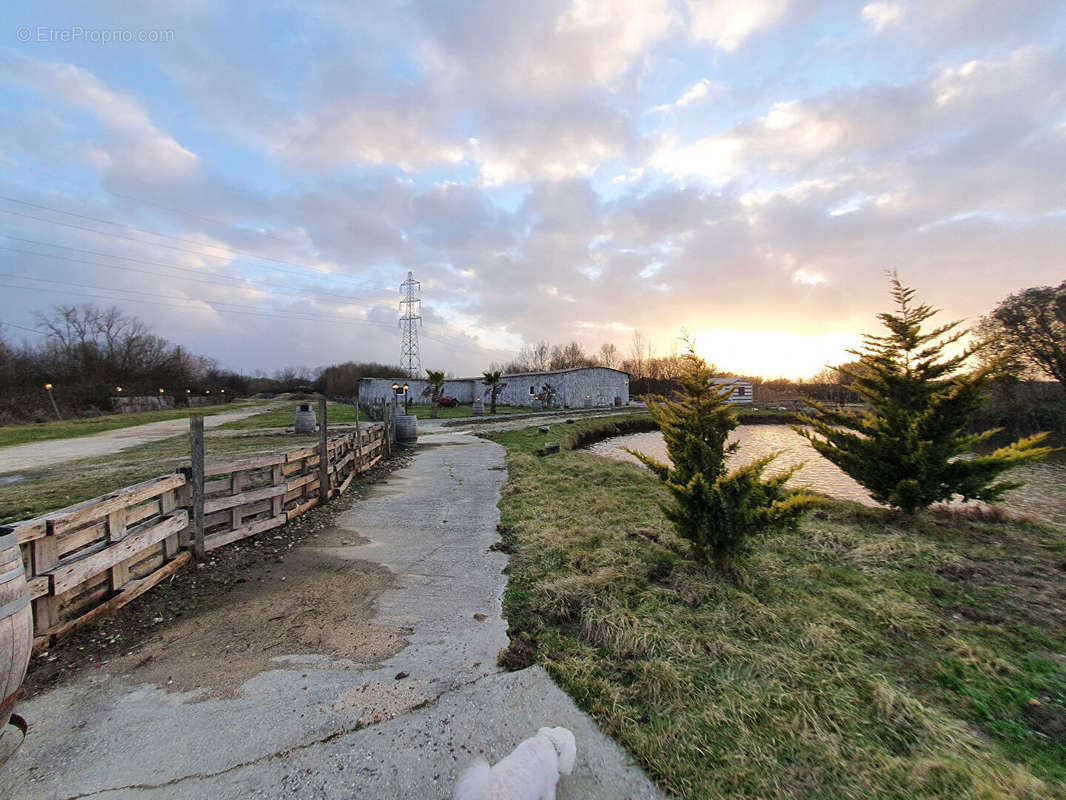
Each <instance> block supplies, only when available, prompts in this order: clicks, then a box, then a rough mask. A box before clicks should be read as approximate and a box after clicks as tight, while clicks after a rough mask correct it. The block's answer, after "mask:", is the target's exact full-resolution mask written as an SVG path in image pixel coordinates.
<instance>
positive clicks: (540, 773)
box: [454, 727, 577, 800]
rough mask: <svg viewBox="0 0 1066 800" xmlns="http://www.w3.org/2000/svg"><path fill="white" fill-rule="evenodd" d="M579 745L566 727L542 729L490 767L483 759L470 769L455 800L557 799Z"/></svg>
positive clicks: (459, 783)
mask: <svg viewBox="0 0 1066 800" xmlns="http://www.w3.org/2000/svg"><path fill="white" fill-rule="evenodd" d="M576 758H577V743H576V742H575V740H574V734H572V733H571V732H570V731H569V730H567V729H566V728H562V727H559V728H541V729H540V730H539V731H537V735H536V736H531V737H530V738H528V739H526V740H525V741H524V742H522V743H521V744H519V745H518V747H516V748H515V749H514V750H513V751H512V752H511V753H510V755H508V756H507V757H506V758H503V759H502V760H500V761H498V762H497V763H496V765H495V766H493V767H490V766H489V762H488V761H486V760H485V759H483V758H479V759H477V760H476V761H475V762H474V763H473V764H471V765H470V766H469V767H467V768H466V771H465V772H464V773H463V774H462V776H461V777H460V778H459V782H458V783H457V784H456V785H455V795H454V800H555V785H556V784H557V783H558V782H559V775H569V774H570V773H571V772H572V771H573V769H574V760H575V759H576Z"/></svg>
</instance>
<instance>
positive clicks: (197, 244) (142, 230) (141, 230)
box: [0, 195, 317, 271]
mask: <svg viewBox="0 0 1066 800" xmlns="http://www.w3.org/2000/svg"><path fill="white" fill-rule="evenodd" d="M0 200H6V201H7V202H9V203H18V204H19V205H23V206H28V207H29V208H36V209H40V210H42V211H51V212H53V213H55V214H66V215H67V216H71V217H76V218H78V219H85V220H90V221H92V222H99V223H101V224H103V225H114V226H115V227H117V228H128V229H129V230H131V231H137V232H138V233H144V234H147V235H148V236H159V237H161V238H163V239H170V240H171V241H175V242H181V243H182V244H188V245H192V246H193V247H209V248H211V249H213V250H223V251H226V254H224V255H218V256H213V257H214V258H226V257H228V254H229V253H241V254H242V255H248V256H251V257H253V258H256V259H258V260H261V261H270V262H273V263H277V264H288V265H290V266H294V267H299V268H300V269H309V270H314V267H309V266H307V265H306V264H296V263H294V262H292V261H285V260H283V259H277V258H270V257H269V256H261V255H259V254H257V253H253V252H252V251H250V250H242V249H241V248H239V247H230V246H229V245H220V244H210V243H206V242H197V241H194V240H192V239H183V238H181V237H180V236H172V235H171V234H169V233H159V232H158V231H150V230H147V229H145V228H138V227H137V226H136V225H130V224H129V223H126V222H115V221H114V220H110V219H104V218H102V217H94V216H90V215H89V214H78V213H76V212H74V211H66V210H64V209H62V208H56V207H55V206H46V205H41V204H40V203H31V202H29V201H28V200H19V199H18V198H16V197H7V196H6V195H0ZM0 211H4V209H0ZM4 213H8V214H12V213H17V212H12V211H4ZM31 219H40V221H42V222H57V221H56V220H48V219H41V218H38V217H31ZM58 224H62V223H58ZM85 230H90V231H93V232H94V233H104V232H103V231H96V230H94V229H92V228H87V229H85ZM105 235H108V234H105ZM134 241H140V240H134ZM145 244H156V242H145ZM315 271H317V270H315Z"/></svg>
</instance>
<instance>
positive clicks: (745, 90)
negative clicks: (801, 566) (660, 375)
mask: <svg viewBox="0 0 1066 800" xmlns="http://www.w3.org/2000/svg"><path fill="white" fill-rule="evenodd" d="M1064 75H1066V4H1063V3H1062V2H1061V0H1016V2H1011V3H1004V2H1002V0H937V2H935V3H930V2H907V1H906V0H899V1H898V2H897V1H896V0H875V2H869V3H862V2H857V3H851V2H833V1H832V0H824V1H819V0H746V1H745V2H737V1H736V0H550V1H549V2H532V1H531V0H495V2H492V3H474V2H463V1H462V0H434V1H433V2H415V1H414V0H411V1H410V2H403V1H400V0H377V2H374V3H351V2H344V1H343V0H322V1H320V2H314V1H313V0H301V2H299V3H288V2H282V1H281V0H276V1H275V2H259V1H257V2H230V3H217V2H208V0H153V2H151V3H131V2H118V0H94V1H93V2H67V3H55V2H47V1H45V2H34V3H28V2H24V3H16V4H15V7H14V8H6V9H5V14H4V21H3V23H2V28H0V120H2V122H0V292H2V294H3V295H4V298H5V301H4V303H3V311H2V312H0V322H3V323H4V325H5V328H4V332H5V336H6V337H7V338H8V339H9V340H14V341H19V340H21V339H23V338H25V339H27V340H33V339H34V338H35V336H36V335H37V334H35V333H34V330H35V329H37V328H39V325H40V323H39V317H38V315H39V314H41V313H47V312H48V311H49V309H50V308H52V307H53V306H55V305H58V304H61V303H65V304H79V303H86V302H92V303H96V304H97V305H101V306H109V305H112V304H114V305H118V306H119V307H120V308H122V309H123V310H124V311H126V312H128V313H131V314H135V315H137V316H139V317H140V318H141V319H143V320H144V321H145V322H147V323H148V324H149V325H150V326H151V327H152V328H153V329H154V330H155V331H156V332H157V333H159V334H160V335H162V336H165V337H166V338H168V339H170V340H172V341H174V342H177V343H180V344H182V345H184V346H186V347H187V348H188V349H190V350H192V351H193V352H198V353H202V354H204V355H208V356H211V357H213V358H215V359H217V360H218V361H219V362H220V363H221V364H223V365H224V366H226V367H228V368H231V369H235V370H238V371H241V372H245V373H252V372H254V371H256V370H264V371H266V372H268V373H269V372H273V371H274V370H276V369H279V368H282V367H285V366H289V365H306V366H312V367H313V366H320V365H327V364H330V363H337V362H341V361H347V360H355V361H369V360H376V361H384V362H391V363H397V362H398V361H399V356H400V331H399V327H398V316H399V310H398V301H399V299H400V294H399V284H400V283H401V282H402V281H403V280H404V278H405V277H406V276H407V272H408V271H411V272H412V273H413V274H414V276H415V278H416V279H418V280H419V281H421V298H422V301H423V302H422V310H423V317H424V319H423V327H422V328H421V330H420V337H421V355H422V363H423V366H425V367H431V368H435V369H444V370H446V371H448V372H449V373H451V374H456V375H466V374H472V373H478V372H481V371H483V370H485V369H487V368H488V365H489V364H490V363H491V362H500V361H505V360H507V359H509V358H511V357H513V356H514V354H515V353H516V351H517V350H518V349H519V348H520V347H521V346H522V345H523V344H527V343H532V342H536V341H538V340H542V339H546V340H549V341H551V342H558V343H565V342H568V341H570V340H577V341H578V342H580V343H581V344H582V345H583V346H584V347H585V348H586V349H587V350H590V351H594V350H597V349H598V348H599V346H600V345H601V344H602V343H604V342H611V343H613V344H615V346H616V347H617V348H618V349H619V350H620V351H621V352H622V353H623V354H627V353H629V351H630V349H631V344H632V342H633V338H634V333H635V332H639V333H640V334H641V335H642V336H643V337H644V339H646V340H647V341H648V342H649V343H650V344H651V345H652V346H653V347H654V349H655V350H656V351H657V352H658V353H660V354H663V353H666V352H668V351H669V350H670V349H671V348H673V347H676V346H677V340H678V336H679V335H680V334H681V332H682V331H683V330H684V331H687V332H688V333H689V334H691V335H692V336H693V337H694V338H695V341H696V346H697V349H698V351H699V352H700V353H701V354H702V355H704V356H705V357H707V358H708V359H709V360H711V361H713V362H714V363H715V364H717V365H718V366H719V367H720V368H722V369H724V370H727V371H733V372H739V373H744V374H762V375H765V376H768V377H773V376H788V377H802V376H806V375H810V374H812V373H814V372H817V371H818V370H819V369H821V368H822V367H823V366H824V365H826V364H836V363H840V362H841V361H844V360H848V359H849V356H847V354H846V352H845V351H846V350H847V348H849V347H856V346H858V345H859V344H860V343H861V342H860V336H861V334H862V332H864V331H872V330H875V329H876V326H877V322H876V319H875V315H876V314H877V313H878V312H879V311H884V310H887V308H888V307H889V305H890V301H889V298H888V284H887V282H886V279H885V275H884V273H885V271H886V270H896V271H897V272H898V274H899V276H900V278H901V280H902V281H903V282H904V283H906V284H908V285H910V286H913V287H914V288H915V289H917V290H918V292H919V297H920V298H921V299H922V300H923V301H926V302H928V303H930V304H932V305H934V306H936V307H938V308H941V309H943V311H942V314H941V317H940V318H943V319H944V320H947V319H959V318H963V319H968V320H970V321H971V322H972V321H976V319H977V318H978V317H980V316H981V315H982V314H985V313H987V312H988V311H990V310H991V309H992V308H993V307H994V306H995V304H996V303H997V302H999V301H1000V300H1002V299H1003V298H1005V297H1006V296H1007V295H1009V294H1010V293H1011V292H1014V291H1018V290H1020V289H1023V288H1026V287H1029V286H1039V285H1048V284H1058V283H1060V282H1061V281H1062V280H1063V279H1064V278H1066V261H1064V258H1063V254H1064V253H1066V180H1064V176H1066V80H1064V79H1063V76H1064ZM940 318H938V319H940Z"/></svg>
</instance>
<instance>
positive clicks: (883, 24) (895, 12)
mask: <svg viewBox="0 0 1066 800" xmlns="http://www.w3.org/2000/svg"><path fill="white" fill-rule="evenodd" d="M903 13H904V12H903V6H902V5H900V4H899V3H888V2H881V0H878V2H874V3H867V4H866V5H864V6H863V7H862V11H861V12H860V16H861V17H862V18H863V20H864V21H865V22H866V23H867V24H869V25H870V26H871V27H872V28H873V29H874V32H875V33H881V32H882V31H884V30H886V29H888V28H895V27H897V26H898V25H899V24H900V23H901V22H903Z"/></svg>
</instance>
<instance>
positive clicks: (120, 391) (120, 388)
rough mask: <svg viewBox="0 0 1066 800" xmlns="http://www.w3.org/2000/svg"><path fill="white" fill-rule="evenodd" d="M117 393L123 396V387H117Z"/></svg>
mask: <svg viewBox="0 0 1066 800" xmlns="http://www.w3.org/2000/svg"><path fill="white" fill-rule="evenodd" d="M115 391H116V392H118V393H119V394H121V393H122V387H121V386H116V387H115Z"/></svg>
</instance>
